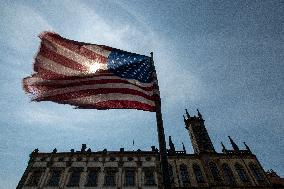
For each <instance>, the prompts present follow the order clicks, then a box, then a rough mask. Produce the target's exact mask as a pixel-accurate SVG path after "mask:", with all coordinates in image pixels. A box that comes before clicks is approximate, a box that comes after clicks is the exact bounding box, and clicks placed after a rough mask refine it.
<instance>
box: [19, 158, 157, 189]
mask: <svg viewBox="0 0 284 189" xmlns="http://www.w3.org/2000/svg"><path fill="white" fill-rule="evenodd" d="M34 156H36V157H35V158H34V160H32V161H31V162H30V163H29V166H28V167H27V170H26V171H27V172H28V174H27V175H24V176H23V178H22V180H23V182H22V183H23V186H20V184H19V185H18V187H17V188H23V189H36V188H41V189H55V188H71V187H68V181H69V178H70V176H71V173H72V169H74V168H82V170H83V171H82V173H81V178H80V184H79V186H78V187H72V188H73V189H81V188H89V189H92V188H102V187H103V188H105V189H108V188H128V189H132V188H146V189H154V188H158V186H159V185H160V183H159V180H160V178H159V177H158V175H160V173H158V172H159V168H158V167H157V166H159V164H158V163H159V162H158V160H157V154H156V153H155V154H142V155H141V154H140V153H133V154H123V153H122V154H121V153H119V154H118V153H115V154H109V153H107V154H91V155H87V154H85V153H79V154H76V155H70V154H51V153H50V154H43V153H38V154H34ZM46 156H49V157H46ZM50 156H52V157H50ZM43 157H46V159H45V160H43V159H42V158H43ZM60 158H63V159H60ZM78 158H79V159H80V158H81V159H80V160H78ZM131 158H132V159H131ZM88 168H97V169H98V170H99V171H98V179H97V187H86V186H85V184H86V182H87V175H88ZM108 168H114V169H115V170H116V171H117V172H116V174H115V183H116V184H115V186H105V170H107V169H108ZM53 169H61V170H62V171H63V173H62V174H61V177H60V183H59V186H58V187H49V186H48V184H47V183H48V180H49V179H50V177H51V170H53ZM126 169H132V170H134V172H135V179H134V180H135V185H134V186H127V187H126V186H125V183H126V182H125V170H126ZM145 169H151V170H153V172H154V179H155V183H156V184H155V185H153V186H146V185H145V174H144V170H145ZM34 170H42V171H43V175H42V176H41V178H40V181H39V184H38V187H31V186H27V184H28V182H29V179H30V177H31V176H33V175H32V174H33V171H34ZM20 183H21V182H20Z"/></svg>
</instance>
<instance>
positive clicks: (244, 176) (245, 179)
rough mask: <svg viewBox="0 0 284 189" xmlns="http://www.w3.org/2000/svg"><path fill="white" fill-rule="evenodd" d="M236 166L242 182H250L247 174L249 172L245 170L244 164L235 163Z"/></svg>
mask: <svg viewBox="0 0 284 189" xmlns="http://www.w3.org/2000/svg"><path fill="white" fill-rule="evenodd" d="M235 168H236V171H237V173H238V175H239V177H240V179H241V181H242V182H244V183H248V182H249V178H248V176H247V173H246V171H245V169H244V168H243V166H241V165H240V164H238V163H237V164H235Z"/></svg>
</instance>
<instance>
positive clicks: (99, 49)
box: [83, 45, 111, 57]
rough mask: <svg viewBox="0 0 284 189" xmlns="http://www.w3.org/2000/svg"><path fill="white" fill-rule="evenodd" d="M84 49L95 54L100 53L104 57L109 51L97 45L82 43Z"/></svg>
mask: <svg viewBox="0 0 284 189" xmlns="http://www.w3.org/2000/svg"><path fill="white" fill-rule="evenodd" d="M83 47H85V48H86V49H88V50H90V51H93V52H94V53H96V54H99V55H102V56H104V57H108V56H109V54H110V53H111V51H109V50H106V49H103V48H102V47H99V46H97V45H83Z"/></svg>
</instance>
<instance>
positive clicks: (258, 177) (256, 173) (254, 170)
mask: <svg viewBox="0 0 284 189" xmlns="http://www.w3.org/2000/svg"><path fill="white" fill-rule="evenodd" d="M249 168H250V170H251V171H252V173H253V175H254V177H255V178H256V180H257V181H264V176H263V174H262V171H261V169H260V168H259V166H257V165H256V164H254V163H252V162H251V163H250V164H249Z"/></svg>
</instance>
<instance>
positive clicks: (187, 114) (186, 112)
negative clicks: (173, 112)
mask: <svg viewBox="0 0 284 189" xmlns="http://www.w3.org/2000/svg"><path fill="white" fill-rule="evenodd" d="M185 114H186V116H187V118H190V115H189V113H188V111H187V109H185Z"/></svg>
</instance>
